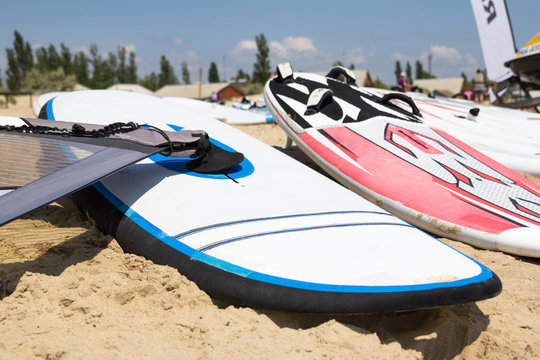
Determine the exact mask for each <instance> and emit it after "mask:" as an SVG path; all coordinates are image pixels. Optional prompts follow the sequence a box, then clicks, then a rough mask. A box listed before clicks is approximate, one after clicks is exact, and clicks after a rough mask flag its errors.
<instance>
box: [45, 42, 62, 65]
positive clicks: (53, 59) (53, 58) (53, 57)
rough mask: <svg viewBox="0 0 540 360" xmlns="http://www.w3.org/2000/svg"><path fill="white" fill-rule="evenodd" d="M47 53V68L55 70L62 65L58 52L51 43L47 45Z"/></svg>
mask: <svg viewBox="0 0 540 360" xmlns="http://www.w3.org/2000/svg"><path fill="white" fill-rule="evenodd" d="M47 52H48V53H49V54H48V61H49V64H48V65H49V70H56V69H58V68H59V67H60V66H62V58H61V57H60V55H59V54H58V51H56V48H55V47H54V45H53V44H51V45H49V48H48V49H47Z"/></svg>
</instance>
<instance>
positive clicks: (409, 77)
mask: <svg viewBox="0 0 540 360" xmlns="http://www.w3.org/2000/svg"><path fill="white" fill-rule="evenodd" d="M405 69H406V70H405V74H407V82H409V83H412V68H411V64H410V63H409V62H408V61H407V66H406V68H405Z"/></svg>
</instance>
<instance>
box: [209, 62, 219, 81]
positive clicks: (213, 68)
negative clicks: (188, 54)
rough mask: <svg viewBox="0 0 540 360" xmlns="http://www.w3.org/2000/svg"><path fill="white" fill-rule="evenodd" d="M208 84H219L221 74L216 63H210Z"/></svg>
mask: <svg viewBox="0 0 540 360" xmlns="http://www.w3.org/2000/svg"><path fill="white" fill-rule="evenodd" d="M208 82H209V83H218V82H219V73H218V68H217V65H216V63H215V62H213V61H212V62H211V63H210V69H209V70H208Z"/></svg>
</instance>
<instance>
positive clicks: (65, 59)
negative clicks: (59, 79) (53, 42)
mask: <svg viewBox="0 0 540 360" xmlns="http://www.w3.org/2000/svg"><path fill="white" fill-rule="evenodd" d="M60 58H61V62H62V67H63V68H64V73H65V74H66V75H70V74H73V59H72V56H71V51H70V50H69V48H68V47H67V46H66V45H65V44H64V43H61V44H60Z"/></svg>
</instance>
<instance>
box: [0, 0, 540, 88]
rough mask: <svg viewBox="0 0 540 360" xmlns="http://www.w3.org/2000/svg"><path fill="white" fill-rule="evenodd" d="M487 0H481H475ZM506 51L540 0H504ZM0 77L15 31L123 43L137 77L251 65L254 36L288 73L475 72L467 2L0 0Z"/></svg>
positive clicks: (232, 71) (535, 24)
mask: <svg viewBox="0 0 540 360" xmlns="http://www.w3.org/2000/svg"><path fill="white" fill-rule="evenodd" d="M477 1H488V0H477ZM506 3H507V8H508V13H509V17H510V21H511V24H512V27H513V32H514V39H515V43H516V47H517V48H518V49H519V48H521V47H522V46H523V45H524V44H525V43H526V42H527V41H528V40H529V39H530V38H532V37H533V36H534V35H535V34H536V33H537V32H539V31H540V20H539V15H540V0H507V1H506ZM0 9H1V12H0V34H1V36H0V73H1V76H2V79H3V80H4V84H5V79H6V76H5V70H6V68H7V61H6V51H5V49H6V48H12V47H13V39H14V36H13V32H14V31H15V30H17V31H19V33H21V35H22V36H23V38H24V40H25V41H28V42H29V43H30V44H31V45H32V47H34V48H37V47H39V46H45V47H47V46H49V45H50V44H53V45H55V47H56V48H57V50H59V48H60V43H64V44H66V45H67V46H68V47H69V48H70V49H71V51H72V53H75V52H78V51H81V50H82V51H88V50H89V49H90V45H92V44H96V45H97V46H98V49H99V51H100V53H102V54H104V55H105V56H106V54H107V53H108V52H115V53H116V51H117V49H118V47H119V46H126V48H127V49H128V50H131V51H134V52H135V54H136V61H137V67H138V75H139V77H143V76H145V75H148V74H149V73H150V72H152V71H154V72H156V73H158V72H159V60H160V57H161V55H165V56H166V57H167V59H168V60H169V61H170V62H171V64H172V65H173V68H174V70H175V73H176V75H177V76H178V78H181V71H180V67H181V63H182V62H186V63H187V64H188V68H189V70H190V73H191V81H192V82H196V81H197V80H198V76H199V75H198V72H199V68H202V69H203V82H207V77H208V69H209V67H210V63H211V62H212V61H214V62H215V63H216V64H217V66H218V70H219V76H220V77H221V78H231V77H233V76H235V75H236V73H237V72H238V70H239V69H242V70H243V71H244V72H247V73H249V74H251V73H252V71H253V64H254V62H255V60H256V59H255V54H256V46H255V36H256V35H258V34H261V33H262V34H264V35H265V37H266V39H267V41H268V44H269V46H270V62H271V67H272V69H274V68H275V66H276V65H277V64H279V63H280V62H285V61H288V62H290V63H291V65H292V67H293V69H294V70H295V71H300V70H301V71H325V70H327V69H328V68H329V67H330V66H331V65H332V64H333V63H334V62H335V61H337V60H340V61H341V62H342V63H343V64H345V65H346V66H349V65H351V64H354V66H355V68H356V69H367V70H369V73H370V75H371V77H372V79H373V80H375V79H376V78H377V77H378V78H380V79H381V80H382V81H383V82H385V83H387V84H394V83H395V77H394V70H395V62H396V61H397V60H399V61H400V62H401V64H402V66H403V68H404V67H405V64H406V62H407V61H408V62H410V64H411V66H412V67H413V75H414V63H415V62H416V60H420V61H421V62H422V64H423V67H424V69H425V70H427V69H428V61H427V54H428V53H431V54H433V59H432V73H433V74H434V75H436V76H437V77H439V78H443V77H457V76H460V74H461V73H462V72H464V73H465V74H466V75H467V76H468V77H469V78H470V77H471V76H472V75H473V73H474V72H475V71H476V69H477V68H483V67H484V63H483V58H482V52H481V48H480V40H479V37H478V31H477V28H476V23H475V19H474V16H473V12H472V8H471V3H470V0H452V1H450V0H444V1H443V0H423V1H421V0H409V1H404V0H377V1H364V0H356V1H354V0H353V1H344V0H330V1H325V2H322V1H317V0H312V1H304V0H296V1H295V0H288V1H282V0H272V1H266V2H262V1H257V0H250V1H238V0H222V1H213V0H205V1H201V0H199V1H182V0H174V1H168V0H167V1H164V0H153V1H148V0H147V1H140V0H130V1H123V0H92V1H85V2H82V1H77V0H69V1H65V0H49V1H47V2H46V3H45V2H43V1H32V0H17V1H8V0H0Z"/></svg>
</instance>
